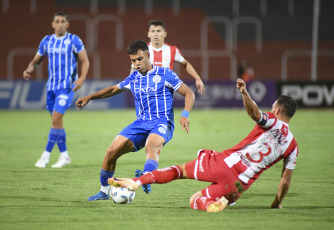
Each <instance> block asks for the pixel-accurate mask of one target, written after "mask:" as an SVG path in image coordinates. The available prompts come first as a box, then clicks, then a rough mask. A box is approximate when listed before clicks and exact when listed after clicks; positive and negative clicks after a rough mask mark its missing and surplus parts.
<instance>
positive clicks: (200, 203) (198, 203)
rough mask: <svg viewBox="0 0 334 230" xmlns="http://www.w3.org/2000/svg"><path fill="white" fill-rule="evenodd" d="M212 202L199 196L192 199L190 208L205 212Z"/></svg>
mask: <svg viewBox="0 0 334 230" xmlns="http://www.w3.org/2000/svg"><path fill="white" fill-rule="evenodd" d="M212 202H215V200H213V199H210V198H208V197H205V196H200V197H197V198H195V199H194V201H193V202H192V203H191V204H190V207H191V208H192V209H199V210H206V208H207V207H208V206H209V204H211V203H212Z"/></svg>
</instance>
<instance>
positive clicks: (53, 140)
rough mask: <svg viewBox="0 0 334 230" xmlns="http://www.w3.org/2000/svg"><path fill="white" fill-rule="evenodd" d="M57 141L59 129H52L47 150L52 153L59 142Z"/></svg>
mask: <svg viewBox="0 0 334 230" xmlns="http://www.w3.org/2000/svg"><path fill="white" fill-rule="evenodd" d="M57 139H58V129H54V128H51V129H50V132H49V139H48V143H47V144H46V147H45V150H46V151H48V152H50V153H51V151H52V149H53V146H54V145H55V144H56V142H57Z"/></svg>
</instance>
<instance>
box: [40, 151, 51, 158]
mask: <svg viewBox="0 0 334 230" xmlns="http://www.w3.org/2000/svg"><path fill="white" fill-rule="evenodd" d="M50 155H51V153H50V152H48V151H44V152H43V154H42V157H43V158H46V159H50Z"/></svg>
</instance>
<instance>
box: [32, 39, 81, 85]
mask: <svg viewBox="0 0 334 230" xmlns="http://www.w3.org/2000/svg"><path fill="white" fill-rule="evenodd" d="M84 48H85V47H84V45H83V43H82V41H81V39H80V38H79V37H78V36H77V35H75V34H71V33H66V34H65V35H64V36H62V37H57V36H56V35H55V34H52V35H47V36H45V37H44V38H43V39H42V41H41V43H40V45H39V48H38V52H37V54H39V55H41V56H47V57H48V60H49V63H48V75H49V78H48V83H47V90H48V91H54V90H58V89H66V88H70V89H71V88H72V84H73V82H74V81H75V80H76V79H77V78H78V69H77V59H78V53H80V52H81V51H82V50H83V49H84Z"/></svg>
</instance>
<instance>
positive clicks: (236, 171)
mask: <svg viewBox="0 0 334 230" xmlns="http://www.w3.org/2000/svg"><path fill="white" fill-rule="evenodd" d="M237 88H238V89H239V90H240V92H241V94H242V99H243V103H244V107H245V109H246V111H247V113H248V115H249V116H250V117H251V118H252V119H253V120H254V121H255V122H256V123H257V124H256V125H255V127H254V129H253V130H252V131H251V132H250V133H249V134H248V136H247V137H246V138H245V139H243V140H242V141H241V142H239V144H237V145H235V146H234V147H232V148H230V149H227V150H224V151H223V152H221V153H219V152H216V151H214V150H207V149H205V150H199V151H198V157H197V159H195V160H192V161H190V162H187V163H185V164H183V165H181V166H178V165H176V166H172V167H168V168H163V169H158V170H155V171H153V172H151V173H148V174H145V175H143V176H141V177H139V178H134V179H125V178H118V179H116V178H109V184H111V185H112V186H122V187H126V188H128V189H129V190H136V189H137V188H138V187H139V186H142V185H145V184H153V183H159V184H162V183H168V182H170V181H173V180H177V179H196V180H199V181H206V182H212V184H211V185H210V186H208V187H207V188H205V189H202V190H200V191H198V192H196V193H195V194H194V195H192V197H191V198H190V206H191V208H193V209H200V210H206V211H208V212H218V211H221V210H223V209H224V208H225V207H226V206H227V205H228V204H232V203H234V202H236V200H237V199H239V197H240V195H241V193H242V192H244V191H246V190H247V189H248V188H249V187H250V186H251V184H252V183H253V182H254V181H255V180H256V179H257V178H258V177H259V176H260V174H261V173H262V172H263V171H264V170H266V169H268V168H270V167H271V166H272V165H274V164H275V163H277V162H279V161H280V160H282V159H283V162H284V163H283V172H282V175H281V180H280V183H279V186H278V191H277V194H276V197H275V199H274V201H273V203H272V205H271V207H272V208H282V201H283V199H284V197H285V195H286V194H287V192H288V189H289V186H290V181H291V176H292V172H293V170H294V168H295V165H296V159H297V155H298V146H297V142H296V141H295V138H294V136H293V134H292V133H291V131H290V129H289V121H290V119H291V118H292V116H293V115H294V113H295V111H296V108H297V104H296V102H295V100H294V99H292V98H291V97H289V96H284V95H283V96H280V97H279V98H278V99H277V100H276V101H275V102H274V104H273V106H272V110H271V112H266V113H263V112H261V111H260V110H259V108H258V106H257V105H256V103H255V102H254V101H253V100H252V98H251V97H250V96H249V94H248V92H247V89H246V83H245V82H244V81H243V80H242V79H237Z"/></svg>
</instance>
